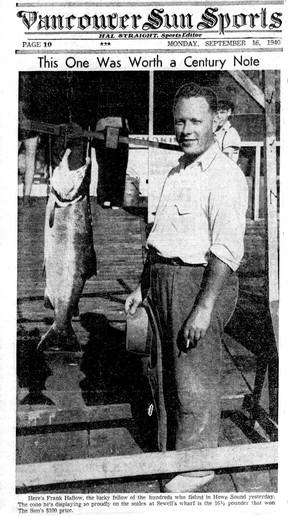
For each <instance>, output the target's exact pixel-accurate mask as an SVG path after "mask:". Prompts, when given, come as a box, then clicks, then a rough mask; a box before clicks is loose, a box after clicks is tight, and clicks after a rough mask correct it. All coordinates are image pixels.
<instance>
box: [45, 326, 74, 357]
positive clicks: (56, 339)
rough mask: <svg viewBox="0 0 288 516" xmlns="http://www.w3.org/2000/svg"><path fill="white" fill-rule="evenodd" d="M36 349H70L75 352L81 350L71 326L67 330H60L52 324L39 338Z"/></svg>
mask: <svg viewBox="0 0 288 516" xmlns="http://www.w3.org/2000/svg"><path fill="white" fill-rule="evenodd" d="M38 349H40V350H41V351H70V352H74V353H77V352H79V351H81V346H80V343H79V341H78V339H77V337H76V334H75V332H74V330H73V328H72V326H71V327H70V328H69V329H68V330H67V331H60V330H58V329H57V328H55V327H54V325H52V326H51V328H49V330H48V331H47V333H45V335H43V337H42V338H41V340H40V342H39V344H38Z"/></svg>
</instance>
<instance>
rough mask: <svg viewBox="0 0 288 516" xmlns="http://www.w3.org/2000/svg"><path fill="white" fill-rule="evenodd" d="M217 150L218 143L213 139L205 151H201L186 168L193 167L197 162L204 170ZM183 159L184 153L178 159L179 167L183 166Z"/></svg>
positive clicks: (218, 150)
mask: <svg viewBox="0 0 288 516" xmlns="http://www.w3.org/2000/svg"><path fill="white" fill-rule="evenodd" d="M219 152H220V149H219V145H218V143H217V142H216V141H214V143H212V145H211V146H210V147H209V149H207V151H205V152H203V154H201V155H200V156H198V158H197V159H196V160H195V161H193V162H192V163H191V164H190V165H188V166H187V167H186V168H190V167H194V165H196V164H198V165H200V166H201V168H202V170H203V172H204V171H205V170H207V168H208V167H209V166H210V165H211V163H212V161H213V160H214V158H215V156H216V154H218V153H219ZM185 160H186V156H185V154H184V155H183V156H181V158H180V159H179V164H180V167H181V168H184V166H185Z"/></svg>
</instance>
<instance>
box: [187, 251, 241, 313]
mask: <svg viewBox="0 0 288 516" xmlns="http://www.w3.org/2000/svg"><path fill="white" fill-rule="evenodd" d="M232 272H233V271H232V269H231V268H230V267H229V265H227V264H226V263H224V262H222V261H221V260H219V258H217V256H215V255H214V254H211V257H210V260H209V262H208V265H207V267H206V269H205V272H204V275H203V280H202V285H201V289H200V292H199V294H198V297H197V300H196V305H197V306H203V307H205V308H206V309H208V310H211V312H212V310H213V308H214V305H215V302H216V300H217V297H218V296H219V294H220V292H221V290H222V288H223V286H224V284H225V283H226V281H227V280H228V278H229V277H230V275H231V274H232Z"/></svg>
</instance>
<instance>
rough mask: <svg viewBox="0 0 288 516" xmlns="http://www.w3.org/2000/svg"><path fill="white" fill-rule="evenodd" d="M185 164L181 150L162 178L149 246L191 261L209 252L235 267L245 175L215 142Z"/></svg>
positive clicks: (241, 228) (167, 255)
mask: <svg viewBox="0 0 288 516" xmlns="http://www.w3.org/2000/svg"><path fill="white" fill-rule="evenodd" d="M184 167H185V156H182V158H180V160H179V165H178V166H177V167H175V168H173V169H172V170H171V172H170V173H169V174H168V176H167V178H166V181H165V183H164V186H163V189H162V193H161V197H160V201H159V204H158V207H157V211H156V216H155V222H154V225H153V228H152V230H151V233H150V235H149V237H148V239H147V247H149V246H151V247H154V248H155V249H156V250H157V251H158V253H159V254H160V255H162V256H164V257H165V258H175V257H178V258H181V259H182V260H183V261H184V262H186V263H191V264H204V265H207V263H208V261H209V257H210V253H211V252H212V253H213V254H214V255H215V256H217V257H218V258H219V259H220V260H222V261H223V262H225V263H226V264H227V265H229V267H230V268H231V269H232V270H234V271H235V270H236V269H237V268H238V267H239V264H240V261H241V259H242V257H243V254H244V233H245V221H246V217H245V216H246V210H247V205H248V187H247V182H246V179H245V176H244V174H243V172H242V170H241V169H240V168H239V167H238V166H237V165H236V163H234V162H233V161H232V160H231V159H230V158H228V157H227V156H225V155H224V154H223V153H222V152H221V151H220V149H219V147H218V144H217V143H214V144H213V145H212V146H211V147H210V148H209V149H208V150H207V151H206V152H205V153H204V154H202V155H201V156H199V157H198V159H197V160H196V161H194V162H193V163H192V164H190V165H188V166H187V167H186V168H184Z"/></svg>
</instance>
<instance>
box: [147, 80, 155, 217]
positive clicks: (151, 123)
mask: <svg viewBox="0 0 288 516" xmlns="http://www.w3.org/2000/svg"><path fill="white" fill-rule="evenodd" d="M153 133H154V71H153V70H149V140H152V137H153ZM152 152H153V150H152V149H151V147H148V222H152V218H151V206H150V202H151V192H150V187H151V185H150V181H149V180H150V170H151V161H152V160H151V153H152Z"/></svg>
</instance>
